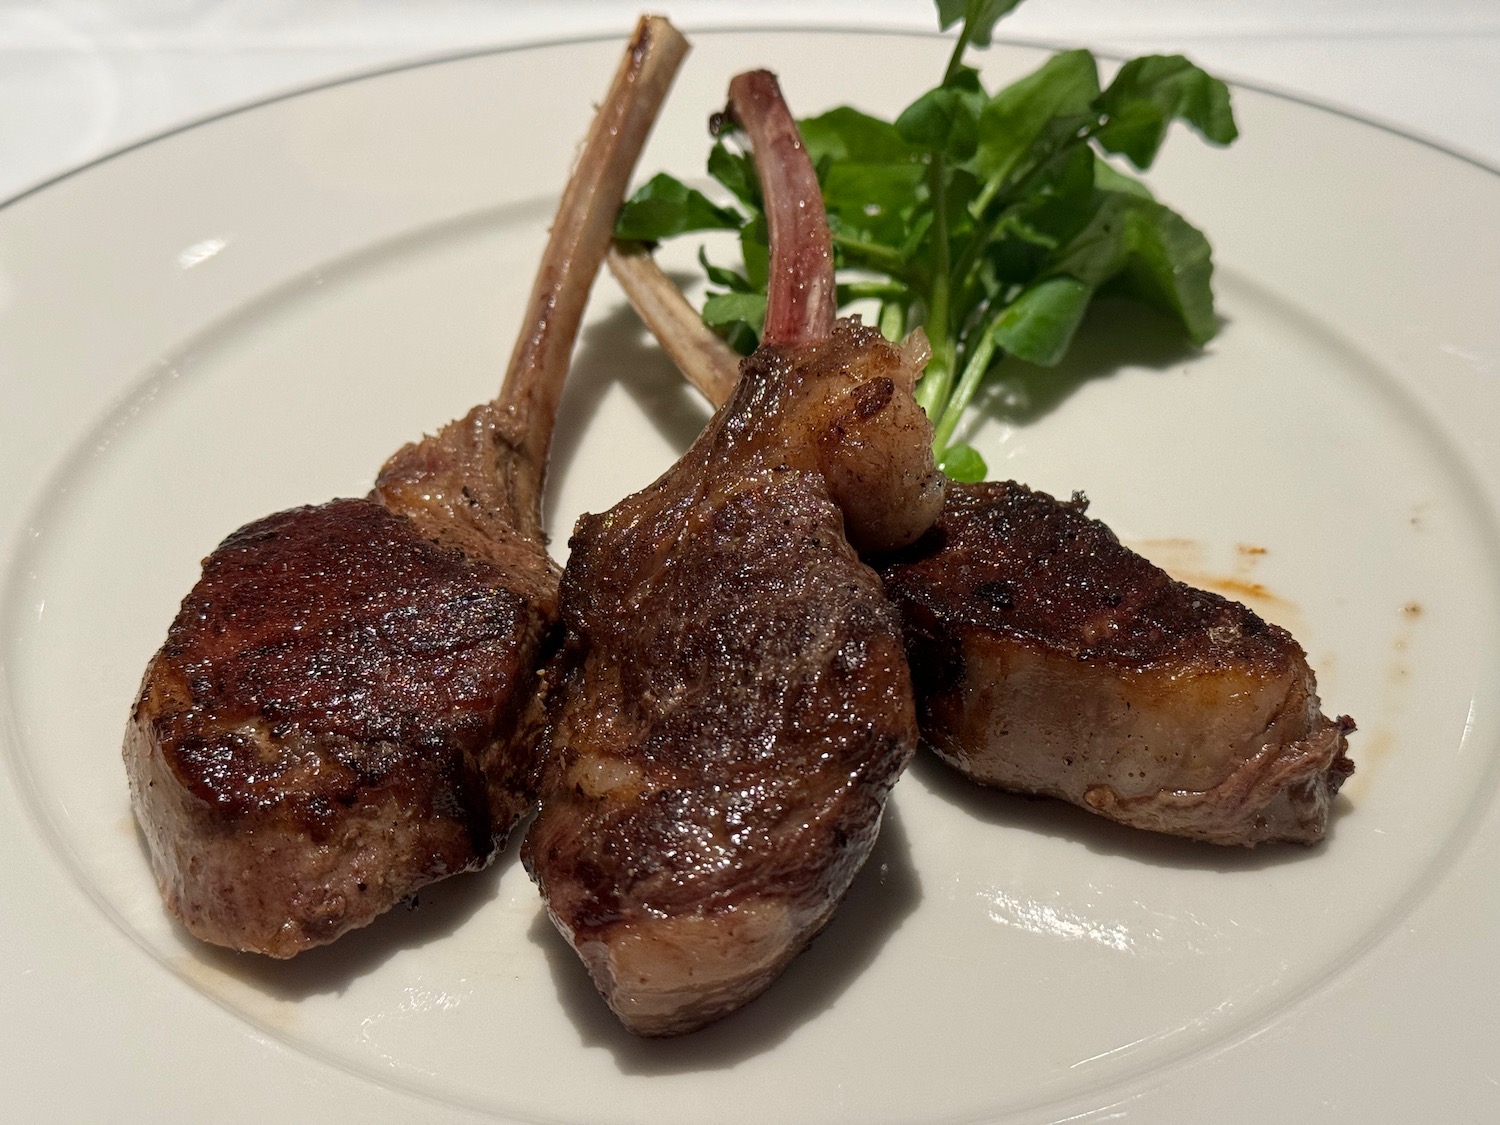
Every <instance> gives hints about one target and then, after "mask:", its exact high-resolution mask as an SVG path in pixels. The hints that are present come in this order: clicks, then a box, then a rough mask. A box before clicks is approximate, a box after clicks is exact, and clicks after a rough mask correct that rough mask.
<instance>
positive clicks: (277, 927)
mask: <svg viewBox="0 0 1500 1125" xmlns="http://www.w3.org/2000/svg"><path fill="white" fill-rule="evenodd" d="M503 583H504V575H503V574H502V573H501V572H500V571H498V570H497V569H496V568H495V567H494V566H493V565H491V564H489V563H486V562H483V561H481V560H476V559H473V558H470V557H467V556H465V555H464V554H463V553H461V552H459V551H458V550H455V549H453V548H445V547H441V546H438V545H436V544H434V543H432V542H431V541H430V540H428V539H425V538H423V537H422V536H420V535H419V534H418V533H417V531H416V528H415V526H414V525H413V523H412V521H411V520H410V519H407V518H405V517H403V516H396V515H393V514H391V513H390V512H388V511H386V510H385V509H384V508H382V507H380V506H379V505H377V504H375V503H372V502H370V501H366V500H336V501H333V502H331V503H328V504H324V505H322V506H320V507H307V508H298V509H295V510H293V511H289V512H283V513H280V514H278V515H274V516H270V517H268V518H266V519H263V520H260V521H258V522H256V523H253V524H250V525H248V526H247V527H245V528H242V529H241V530H239V531H237V532H235V533H234V534H233V535H231V536H230V537H229V538H228V539H227V540H225V542H224V543H223V544H222V545H221V546H220V547H219V548H218V549H217V550H216V551H215V552H214V553H213V554H212V555H210V556H209V558H208V559H207V560H205V562H204V567H203V575H202V578H201V579H200V580H199V582H198V583H197V585H196V586H194V588H193V590H192V591H191V592H190V593H189V595H188V596H187V598H186V599H185V600H184V602H183V604H182V608H181V610H180V611H179V613H178V615H177V618H176V620H175V621H174V622H173V624H172V626H171V629H170V630H169V632H168V635H167V641H166V643H165V645H164V646H163V647H162V649H161V650H160V652H159V653H158V654H157V656H156V657H155V658H154V659H153V660H152V662H151V664H150V666H149V668H148V669H147V673H146V678H145V683H144V685H143V688H142V693H141V697H140V700H139V701H138V703H137V706H136V709H135V712H134V715H133V717H132V723H131V726H130V730H129V733H128V737H127V740H126V747H125V755H126V763H127V769H128V772H129V774H130V777H131V782H132V789H133V796H134V798H135V801H136V803H137V807H138V809H140V810H141V811H142V813H143V815H142V823H143V824H144V825H145V826H146V830H147V832H148V834H149V835H150V837H151V839H150V843H151V845H152V852H153V855H154V856H155V857H156V860H157V868H158V875H159V877H160V878H161V880H162V883H163V887H164V893H165V895H166V897H167V899H168V905H169V908H170V909H172V910H173V912H174V913H176V914H178V915H179V916H180V917H181V918H182V920H183V922H184V924H185V925H186V926H187V928H188V929H189V930H190V931H191V932H193V933H195V934H197V935H198V936H199V937H202V938H204V939H206V940H209V941H214V942H216V943H218V944H224V945H230V946H232V947H235V948H250V949H258V950H260V951H262V952H265V953H269V954H271V955H272V956H290V955H292V954H293V953H296V952H298V951H299V950H301V949H302V948H305V947H306V946H307V945H312V944H320V943H322V942H326V941H330V940H332V939H333V938H335V937H337V936H338V935H339V934H341V933H343V932H344V931H345V930H348V929H350V928H353V927H355V926H359V925H363V924H364V923H365V922H367V921H369V919H370V918H372V917H374V916H375V915H377V914H379V913H381V912H382V911H384V910H386V909H388V908H389V907H391V906H392V905H394V904H395V903H396V902H399V901H400V900H401V899H402V898H404V897H406V896H407V895H409V894H411V893H412V892H413V891H415V890H417V889H418V888H420V887H421V886H423V885H425V884H426V883H428V882H431V881H432V880H434V879H437V878H442V877H444V876H446V875H451V874H453V873H455V872H458V871H462V870H466V869H470V868H474V867H477V866H480V865H482V864H483V863H485V862H486V861H487V860H488V859H489V858H490V856H491V854H492V853H493V851H494V849H495V847H496V846H497V844H501V843H503V841H504V838H505V835H506V834H507V833H508V831H509V828H510V826H511V825H512V824H513V823H514V822H515V821H516V820H517V819H518V818H519V817H520V816H521V815H522V814H523V813H524V812H525V810H526V809H527V808H528V807H529V805H530V799H531V778H530V776H529V774H530V770H531V766H532V754H531V751H530V748H529V747H528V746H526V745H525V742H526V737H527V736H529V735H531V734H532V732H527V731H524V729H523V730H521V731H520V732H519V733H520V734H521V735H522V737H521V743H522V744H521V745H519V746H517V745H516V744H515V742H514V740H513V739H514V736H515V734H516V733H517V732H518V727H522V726H523V724H520V723H519V719H520V718H521V716H519V715H517V714H516V713H515V712H516V709H517V707H518V706H524V705H525V704H526V702H527V701H528V700H529V696H530V694H531V693H529V692H526V691H513V690H512V688H513V686H514V685H516V684H518V683H524V682H526V681H528V680H531V679H534V676H535V673H534V671H533V669H534V667H535V663H536V660H537V653H538V649H539V646H540V644H541V641H542V638H543V635H544V633H545V631H546V628H547V624H548V620H549V618H548V616H547V615H545V614H543V613H539V612H537V610H536V607H534V606H529V605H527V604H526V602H525V601H524V600H523V599H522V598H521V597H520V596H518V595H517V594H515V593H513V592H511V591H510V590H508V589H506V588H505V586H504V584H503ZM501 732H504V733H503V735H502V733H501ZM247 899H248V900H249V901H247ZM247 907H253V909H247Z"/></svg>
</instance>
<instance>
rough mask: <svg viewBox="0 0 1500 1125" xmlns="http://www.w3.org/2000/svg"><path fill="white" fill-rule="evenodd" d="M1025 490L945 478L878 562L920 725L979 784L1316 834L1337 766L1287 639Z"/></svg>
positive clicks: (1170, 817) (1338, 727) (1340, 757)
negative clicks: (933, 509) (951, 482)
mask: <svg viewBox="0 0 1500 1125" xmlns="http://www.w3.org/2000/svg"><path fill="white" fill-rule="evenodd" d="M1084 507H1085V501H1083V500H1082V499H1081V498H1077V497H1075V499H1074V500H1073V501H1072V502H1071V503H1063V502H1059V501H1057V500H1055V499H1053V498H1052V497H1051V496H1048V495H1046V494H1045V493H1041V492H1033V491H1032V490H1031V489H1029V488H1026V487H1025V486H1024V485H1019V484H1014V483H998V482H991V483H986V484H978V485H968V486H964V487H954V488H951V489H950V490H949V493H948V499H947V502H946V504H945V506H944V509H943V514H942V516H941V517H940V518H939V520H938V522H937V524H936V525H935V526H934V527H933V529H932V531H931V532H929V534H928V536H927V537H926V538H925V539H924V540H923V541H922V542H920V543H918V544H916V545H915V546H914V547H913V548H912V549H910V550H909V551H906V552H904V553H900V554H897V555H895V556H892V557H890V558H888V559H886V560H883V561H881V562H879V563H877V568H878V569H879V570H880V571H881V574H882V576H883V577H884V579H885V585H886V591H887V593H888V594H889V595H890V597H891V599H892V600H893V601H894V602H895V603H896V605H897V606H899V607H900V610H901V615H902V620H903V622H904V625H905V631H906V645H907V653H908V655H909V657H910V661H911V668H912V677H913V680H914V681H915V684H916V692H917V701H918V709H919V711H920V715H921V724H922V735H923V738H924V739H925V741H926V742H927V744H928V745H930V746H931V747H932V748H933V749H934V750H935V751H936V752H937V753H938V755H939V756H940V757H942V758H943V759H944V760H945V761H947V762H948V763H950V764H951V765H953V766H954V767H956V768H957V769H958V770H960V771H961V772H963V773H964V774H965V775H967V776H968V777H970V778H972V779H973V780H975V781H978V782H980V783H982V784H985V785H994V786H999V787H1000V788H1003V789H1009V790H1013V791H1016V792H1021V793H1035V794H1044V795H1047V796H1052V797H1061V798H1062V799H1063V800H1065V801H1071V802H1072V803H1074V804H1076V805H1079V806H1081V807H1083V808H1085V809H1089V810H1091V811H1093V812H1097V813H1101V814H1102V815H1104V816H1107V817H1109V818H1110V819H1111V820H1117V821H1119V822H1120V823H1121V824H1128V825H1131V826H1132V827H1136V828H1145V829H1149V830H1151V831H1155V832H1167V833H1171V834H1173V835H1177V836H1188V837H1192V838H1193V839H1198V840H1206V841H1209V842H1210V843H1215V844H1245V845H1252V844H1258V843H1262V842H1266V841H1272V840H1279V841H1287V842H1294V843H1301V844H1312V843H1316V842H1317V841H1319V840H1321V839H1322V838H1323V835H1324V832H1325V831H1326V829H1327V824H1328V810H1329V805H1330V802H1331V801H1332V798H1333V796H1334V795H1335V794H1336V793H1337V792H1338V789H1339V786H1340V785H1341V784H1342V783H1343V781H1344V779H1345V778H1346V777H1348V776H1349V774H1350V773H1352V772H1353V770H1354V763H1353V762H1351V761H1350V760H1349V758H1348V757H1346V756H1345V749H1346V738H1345V736H1346V735H1347V733H1348V732H1349V731H1351V730H1353V729H1354V724H1353V722H1352V721H1351V720H1350V719H1349V718H1347V717H1340V718H1339V719H1336V720H1330V719H1328V718H1326V717H1325V716H1324V715H1323V713H1322V711H1321V710H1320V708H1319V702H1318V695H1317V684H1316V680H1315V678H1314V676H1313V672H1312V669H1311V668H1309V667H1308V664H1307V657H1306V655H1305V654H1304V653H1303V651H1302V648H1301V647H1300V646H1299V645H1298V644H1297V642H1296V641H1295V640H1293V639H1292V637H1291V636H1290V635H1289V634H1288V633H1287V632H1286V631H1285V630H1284V629H1281V628H1278V627H1277V626H1275V625H1272V624H1269V623H1267V622H1266V621H1263V620H1262V619H1261V618H1260V617H1258V616H1256V615H1255V614H1254V613H1252V612H1251V611H1250V610H1249V609H1247V608H1246V607H1245V606H1243V605H1240V604H1238V603H1237V602H1231V601H1229V600H1227V599H1225V598H1222V597H1220V596H1219V595H1217V594H1213V593H1209V592H1207V591H1204V590H1197V589H1194V588H1192V587H1190V586H1187V585H1185V584H1183V583H1181V582H1177V581H1174V580H1173V579H1172V578H1170V577H1169V576H1168V575H1167V574H1166V573H1165V572H1163V571H1162V570H1160V569H1159V568H1158V567H1156V566H1153V565H1152V564H1151V563H1150V562H1148V561H1147V560H1146V559H1143V558H1142V557H1141V556H1140V555H1137V554H1136V553H1135V552H1133V551H1131V550H1129V549H1128V548H1126V547H1124V546H1122V545H1121V544H1120V541H1119V540H1118V539H1116V538H1115V536H1114V533H1113V532H1111V531H1110V530H1109V528H1107V527H1106V526H1105V525H1104V524H1102V523H1100V522H1099V521H1098V520H1092V519H1089V518H1088V517H1087V516H1086V515H1085V514H1084Z"/></svg>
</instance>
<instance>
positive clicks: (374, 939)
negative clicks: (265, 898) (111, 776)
mask: <svg viewBox="0 0 1500 1125" xmlns="http://www.w3.org/2000/svg"><path fill="white" fill-rule="evenodd" d="M523 829H524V825H522V826H520V827H518V828H517V829H516V831H514V832H513V833H511V839H510V841H509V844H508V846H507V847H506V848H505V849H504V850H503V851H501V852H500V854H499V855H497V856H496V857H495V860H494V862H492V863H491V864H490V865H489V866H488V867H486V868H485V869H484V870H483V871H475V872H471V873H468V874H465V875H458V876H455V877H453V878H451V879H443V880H441V881H439V882H436V883H433V884H431V885H430V886H426V887H423V888H422V889H421V890H420V891H419V892H417V893H416V894H415V895H413V896H412V897H411V898H410V899H409V900H408V901H407V903H406V904H405V905H399V904H398V905H397V906H395V907H394V908H392V909H391V910H388V911H386V912H385V913H384V914H382V915H381V916H380V917H379V918H376V919H375V921H373V922H371V923H370V924H369V925H368V926H365V927H363V928H362V929H358V930H353V931H351V932H350V933H347V934H345V935H344V936H343V937H341V938H339V939H338V940H337V941H335V942H333V943H332V944H331V945H323V946H318V947H317V948H314V949H309V950H306V951H305V952H303V953H299V954H298V955H297V956H295V957H293V958H290V959H289V960H285V961H282V960H277V959H276V958H274V957H265V956H262V955H261V954H258V953H237V952H235V951H234V950H232V949H224V948H222V947H220V946H217V945H209V944H208V943H207V942H203V941H199V940H198V939H197V938H195V937H193V936H192V935H191V934H190V933H188V932H187V930H185V929H183V928H182V926H181V924H180V923H179V924H177V925H176V926H175V927H174V928H175V931H176V935H177V939H178V941H179V942H180V943H181V946H182V949H183V951H184V953H186V954H187V955H189V956H190V957H192V959H193V960H195V961H197V962H198V963H200V964H202V965H204V966H206V967H208V968H211V969H215V970H218V971H219V972H222V973H224V974H225V975H227V976H231V977H234V978H235V979H236V980H239V981H241V982H243V983H245V984H248V985H250V986H251V987H253V988H256V989H258V990H259V991H261V992H263V993H265V994H266V995H267V996H270V997H272V998H274V999H277V1000H304V999H307V998H308V997H311V996H320V995H334V996H337V995H339V994H341V993H342V992H343V991H344V990H345V989H346V988H348V987H349V986H350V985H351V984H353V983H354V982H355V981H356V980H358V979H359V978H360V977H363V976H365V975H366V974H368V973H371V972H374V971H375V970H376V969H378V968H380V966H381V965H383V964H384V963H385V962H386V961H388V960H390V959H391V958H392V957H394V956H396V955H397V954H398V953H403V952H407V951H410V950H413V949H420V948H421V947H422V946H424V945H427V944H428V943H429V942H434V941H441V940H442V939H443V938H445V937H447V936H448V935H450V934H452V933H453V932H454V931H455V930H457V929H458V928H459V927H460V926H462V925H464V923H465V922H467V921H468V920H469V919H470V918H471V917H472V916H473V915H474V914H475V913H476V912H477V911H478V910H479V909H480V908H481V907H483V906H484V905H485V904H486V903H488V902H490V901H491V900H492V899H493V898H494V897H495V895H496V893H497V888H498V885H499V882H500V877H501V875H502V874H503V873H504V872H505V871H506V869H507V868H508V867H509V866H510V865H511V864H512V863H518V862H520V861H519V859H518V858H517V851H518V848H519V844H520V840H521V837H522V836H523V835H524V832H523ZM136 842H137V843H138V844H139V845H140V848H141V854H142V856H143V857H144V861H145V862H146V863H147V864H148V865H149V864H150V862H151V857H150V855H149V853H148V850H147V845H146V839H145V836H144V834H143V833H141V832H140V830H139V828H137V831H136Z"/></svg>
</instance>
